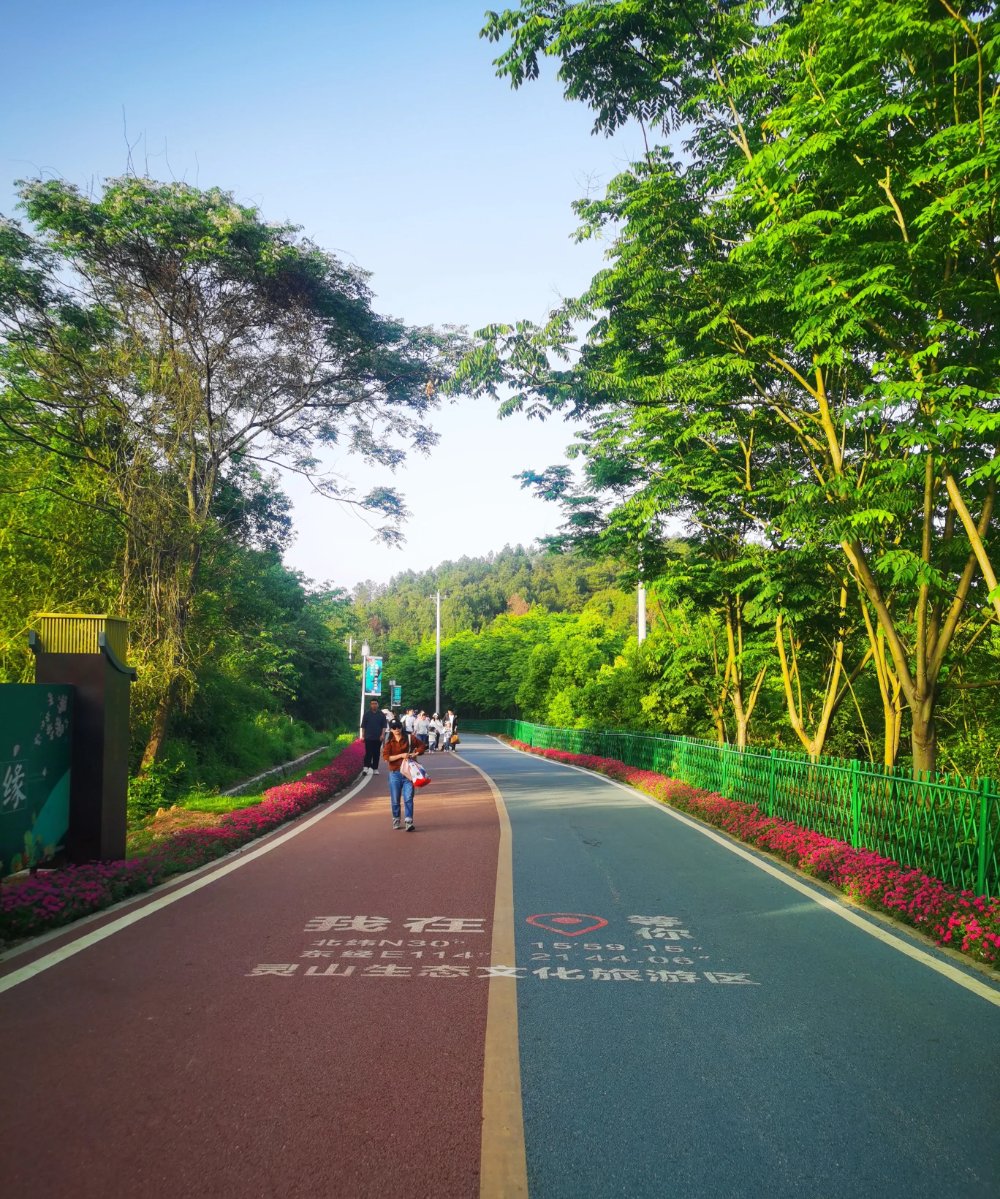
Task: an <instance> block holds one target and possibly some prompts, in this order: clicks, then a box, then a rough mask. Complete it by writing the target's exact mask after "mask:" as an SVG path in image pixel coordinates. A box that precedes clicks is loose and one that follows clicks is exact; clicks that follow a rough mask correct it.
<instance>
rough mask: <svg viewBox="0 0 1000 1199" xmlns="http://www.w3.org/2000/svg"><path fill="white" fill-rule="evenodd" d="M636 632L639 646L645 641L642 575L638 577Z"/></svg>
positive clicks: (644, 601) (644, 597) (644, 593)
mask: <svg viewBox="0 0 1000 1199" xmlns="http://www.w3.org/2000/svg"><path fill="white" fill-rule="evenodd" d="M638 607H639V612H638V617H639V620H638V624H639V628H638V632H637V639H638V642H639V644H640V645H642V643H643V642H644V641H645V640H646V588H645V587H644V586H643V582H642V575H640V576H639V595H638Z"/></svg>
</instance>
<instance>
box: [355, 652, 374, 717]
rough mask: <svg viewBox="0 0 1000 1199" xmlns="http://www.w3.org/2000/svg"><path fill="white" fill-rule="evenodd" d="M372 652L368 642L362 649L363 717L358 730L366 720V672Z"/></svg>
mask: <svg viewBox="0 0 1000 1199" xmlns="http://www.w3.org/2000/svg"><path fill="white" fill-rule="evenodd" d="M370 652H371V651H370V650H369V648H368V642H367V641H366V642H365V643H364V645H363V646H362V647H361V715H360V716H359V717H358V729H359V730H360V728H361V722H362V721H363V720H364V718H365V671H366V670H367V668H368V654H369V653H370Z"/></svg>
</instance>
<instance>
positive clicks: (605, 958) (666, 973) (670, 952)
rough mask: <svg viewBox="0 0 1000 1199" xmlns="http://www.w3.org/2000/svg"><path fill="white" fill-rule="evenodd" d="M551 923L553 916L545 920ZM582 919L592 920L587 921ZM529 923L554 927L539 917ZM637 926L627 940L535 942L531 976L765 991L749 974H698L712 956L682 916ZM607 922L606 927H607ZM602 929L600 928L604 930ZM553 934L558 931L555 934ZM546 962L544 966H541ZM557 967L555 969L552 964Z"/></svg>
mask: <svg viewBox="0 0 1000 1199" xmlns="http://www.w3.org/2000/svg"><path fill="white" fill-rule="evenodd" d="M545 919H546V920H548V917H545ZM583 919H593V918H592V917H583ZM527 923H529V924H532V925H534V927H536V928H549V927H550V925H549V924H546V923H542V921H541V920H540V919H538V918H529V920H528V921H527ZM628 923H629V924H630V925H631V926H632V927H631V928H630V929H629V933H628V936H627V937H626V939H625V940H623V941H611V942H599V941H584V942H582V943H581V942H579V941H575V940H573V941H564V940H557V941H551V942H545V941H535V942H533V943H532V944H531V947H530V948H531V950H532V952H531V954H530V960H531V962H532V965H531V967H530V968H529V973H530V976H531V977H533V978H537V979H539V980H540V981H542V982H549V981H556V982H570V983H573V982H602V983H603V982H618V983H640V984H642V983H646V984H649V983H661V984H667V983H680V984H687V985H690V984H692V983H697V982H708V983H714V984H716V985H729V986H732V985H743V986H753V987H756V986H760V983H758V982H755V981H754V980H753V979H752V978H751V977H750V975H749V974H747V973H746V972H744V971H721V970H714V971H707V970H699V969H697V967H698V965H699V963H701V962H708V961H709V955H708V954H707V953H705V952H703V950H702V946H701V945H698V944H696V943H695V936H694V934H693V933H692V932H691V930H690V929H689V928H685V927H683V924H684V922H683V921H682V920H681V919H680V918H679V917H677V916H665V915H660V916H640V915H634V916H629V917H628ZM606 924H607V922H606V921H604V922H603V925H602V926H606ZM599 927H601V926H599ZM552 931H555V930H554V929H553V930H552ZM541 963H545V964H544V965H542V964H541ZM553 963H555V964H553Z"/></svg>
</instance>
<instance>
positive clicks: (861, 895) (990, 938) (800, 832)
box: [504, 738, 1000, 966]
mask: <svg viewBox="0 0 1000 1199" xmlns="http://www.w3.org/2000/svg"><path fill="white" fill-rule="evenodd" d="M504 740H505V741H508V743H509V744H511V745H513V746H515V747H516V748H517V749H521V750H524V751H526V752H527V753H533V754H538V755H540V756H541V757H544V758H550V759H551V760H552V761H555V762H563V763H566V764H567V765H571V766H582V767H584V768H585V769H587V770H594V771H597V772H598V773H600V774H604V775H607V776H608V777H610V778H613V779H616V780H618V781H619V782H622V783H627V784H628V785H629V786H630V787H635V788H636V789H637V790H639V791H643V792H644V793H645V794H647V795H651V796H653V798H654V799H658V800H659V801H660V802H661V803H665V804H669V805H670V806H671V807H674V808H679V809H680V810H681V811H684V812H689V813H690V814H691V815H692V816H696V817H698V818H699V819H700V820H704V821H705V823H706V824H711V825H714V826H715V827H716V828H720V829H722V830H723V831H724V832H727V833H729V834H730V835H731V836H733V837H735V838H737V839H738V840H740V841H744V842H746V843H747V844H749V845H755V846H757V847H758V848H760V849H763V850H766V851H767V852H768V853H773V854H775V855H776V856H777V857H780V858H782V859H784V861H786V862H789V863H790V864H791V865H792V866H795V867H796V868H797V869H799V870H801V871H803V872H804V873H805V874H809V875H811V876H812V877H813V878H818V879H822V880H823V881H824V882H827V883H830V884H831V885H832V886H834V887H837V888H838V889H839V890H841V891H843V892H844V893H845V894H847V895H849V896H850V897H851V898H852V899H854V900H856V901H858V902H859V903H863V904H865V905H866V906H868V907H871V908H875V909H877V910H880V911H883V912H888V913H889V914H890V915H892V916H895V917H896V918H897V919H899V920H902V921H905V922H906V923H907V924H910V925H912V926H913V927H914V928H918V929H920V930H921V931H922V932H925V933H928V934H930V936H932V937H933V938H934V939H935V941H937V943H938V944H939V945H947V946H949V947H951V948H952V949H958V950H960V951H961V952H962V953H965V954H968V955H969V956H970V957H972V958H975V959H976V961H979V962H986V963H988V964H989V965H991V966H997V965H1000V899H996V898H994V899H991V898H989V896H986V895H976V894H975V893H974V892H972V891H954V890H952V889H951V888H949V887H947V886H945V884H944V883H942V882H940V881H939V880H938V879H935V878H931V877H929V876H928V875H926V874H924V873H923V872H922V871H920V870H911V869H908V868H907V867H905V866H901V865H900V864H899V863H898V862H894V861H892V859H891V858H883V857H881V856H880V855H879V854H877V853H874V852H873V851H872V850H870V849H854V848H852V847H851V846H850V845H847V844H846V843H845V842H843V841H835V840H833V839H832V838H831V837H824V836H823V835H822V834H820V833H816V832H813V831H812V830H811V829H806V828H800V827H799V826H798V825H797V824H790V823H789V822H788V821H784V820H776V819H775V818H774V817H772V816H767V815H765V813H763V812H762V811H761V810H760V808H758V807H757V805H756V804H747V803H741V802H740V801H739V800H732V799H724V798H723V797H722V796H721V795H716V794H713V793H712V792H709V791H702V790H699V789H698V788H697V787H691V786H689V785H688V784H687V783H682V782H679V781H678V780H676V779H671V778H667V777H666V776H664V775H662V774H655V773H654V772H653V771H651V770H641V769H639V768H638V767H635V766H626V764H625V763H624V762H620V761H618V759H617V758H598V757H595V756H594V755H592V754H571V753H566V752H565V751H563V750H558V749H535V748H533V747H531V746H529V745H526V744H525V743H524V742H523V741H515V740H513V739H511V738H504Z"/></svg>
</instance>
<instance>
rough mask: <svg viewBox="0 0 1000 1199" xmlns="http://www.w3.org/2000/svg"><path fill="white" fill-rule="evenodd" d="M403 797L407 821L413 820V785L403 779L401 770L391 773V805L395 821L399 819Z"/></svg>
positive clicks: (391, 771)
mask: <svg viewBox="0 0 1000 1199" xmlns="http://www.w3.org/2000/svg"><path fill="white" fill-rule="evenodd" d="M400 795H402V796H403V813H404V814H405V816H406V819H407V820H412V819H413V784H412V783H411V782H410V780H409V779H407V778H404V777H403V772H402V771H401V770H390V771H389V803H390V804H391V805H392V818H393V820H398V819H399V797H400Z"/></svg>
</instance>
